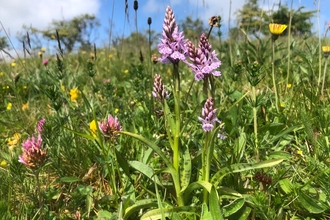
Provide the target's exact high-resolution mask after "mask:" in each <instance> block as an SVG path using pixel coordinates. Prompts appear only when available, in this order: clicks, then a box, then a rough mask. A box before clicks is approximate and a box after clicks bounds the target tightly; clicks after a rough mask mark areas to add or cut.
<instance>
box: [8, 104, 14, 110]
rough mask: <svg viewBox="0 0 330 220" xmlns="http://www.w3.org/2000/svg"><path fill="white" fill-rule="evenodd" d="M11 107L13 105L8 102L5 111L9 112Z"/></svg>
mask: <svg viewBox="0 0 330 220" xmlns="http://www.w3.org/2000/svg"><path fill="white" fill-rule="evenodd" d="M11 107H13V104H11V102H9V103H8V104H7V110H10V109H11Z"/></svg>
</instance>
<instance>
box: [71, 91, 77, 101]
mask: <svg viewBox="0 0 330 220" xmlns="http://www.w3.org/2000/svg"><path fill="white" fill-rule="evenodd" d="M78 97H79V90H78V88H74V89H71V90H70V99H71V101H75V100H77V99H78Z"/></svg>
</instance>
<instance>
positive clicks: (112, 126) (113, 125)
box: [99, 115, 122, 139]
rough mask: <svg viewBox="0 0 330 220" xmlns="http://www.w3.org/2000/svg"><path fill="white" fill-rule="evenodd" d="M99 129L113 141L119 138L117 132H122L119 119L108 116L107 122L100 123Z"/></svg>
mask: <svg viewBox="0 0 330 220" xmlns="http://www.w3.org/2000/svg"><path fill="white" fill-rule="evenodd" d="M99 128H100V130H101V132H102V133H103V135H104V136H105V137H106V138H108V139H113V138H114V137H117V136H118V135H119V134H118V133H115V132H116V131H121V130H122V127H121V125H120V123H119V120H118V118H117V117H112V115H108V118H107V120H106V121H102V122H100V123H99Z"/></svg>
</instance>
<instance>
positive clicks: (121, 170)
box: [0, 1, 330, 220]
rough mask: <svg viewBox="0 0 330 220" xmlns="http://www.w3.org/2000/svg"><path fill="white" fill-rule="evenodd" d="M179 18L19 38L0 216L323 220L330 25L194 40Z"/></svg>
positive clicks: (5, 129)
mask: <svg viewBox="0 0 330 220" xmlns="http://www.w3.org/2000/svg"><path fill="white" fill-rule="evenodd" d="M134 9H135V10H137V9H138V4H137V1H135V2H134ZM175 13H179V12H175V11H173V10H172V8H171V7H170V6H168V7H167V8H164V15H165V16H164V23H163V26H162V27H154V28H155V29H157V31H158V32H160V33H161V34H160V35H159V37H157V42H154V44H152V43H151V40H150V36H149V40H148V36H144V37H143V35H141V36H142V37H138V39H140V40H138V41H135V42H134V43H133V44H135V47H133V46H132V45H133V44H132V42H131V41H129V39H128V40H127V41H122V42H121V44H118V45H113V46H111V47H108V48H98V47H96V46H95V45H94V46H91V47H90V49H89V50H85V49H81V50H79V51H78V52H70V53H69V52H68V51H67V50H66V48H65V45H64V44H63V42H62V40H61V32H59V31H58V30H54V31H53V32H52V33H50V32H49V33H48V32H47V35H49V36H50V38H51V39H52V40H53V41H54V42H56V44H57V51H56V53H54V54H47V49H46V48H44V47H41V48H38V50H37V51H35V52H33V49H32V48H33V43H32V42H31V41H30V39H31V38H32V35H31V36H30V35H29V33H27V34H26V35H25V37H24V39H25V40H24V51H25V52H26V54H25V55H24V57H23V56H19V57H17V58H15V59H12V60H11V61H6V62H2V63H1V64H0V71H1V74H0V78H1V80H0V83H1V87H0V89H1V91H0V95H1V105H0V110H1V116H0V122H1V124H0V129H1V138H0V142H1V152H0V173H1V175H0V180H1V181H0V183H1V184H0V189H1V194H0V219H125V220H135V219H142V220H156V219H174V220H176V219H203V220H219V219H233V220H236V219H329V218H330V202H329V201H330V200H329V198H330V159H329V158H330V143H329V135H330V129H329V128H330V127H329V121H330V105H329V100H330V95H329V94H330V93H329V89H328V87H327V86H328V85H329V80H330V79H329V74H328V73H329V70H328V69H327V65H328V56H329V54H330V46H329V45H330V41H329V39H327V38H326V34H325V36H324V37H319V38H318V37H315V36H313V35H311V36H309V37H303V36H298V37H297V36H295V35H290V33H291V32H290V31H291V23H290V22H289V21H288V22H287V23H286V24H281V23H278V22H276V20H274V21H272V22H269V23H267V24H266V26H267V33H265V34H263V35H261V36H258V35H257V34H255V35H253V36H251V35H249V34H248V33H246V32H245V30H244V27H241V33H244V34H243V35H241V37H240V38H238V40H233V39H231V38H230V37H229V38H228V39H222V38H221V36H220V34H219V35H218V36H217V35H215V34H214V32H216V31H219V30H221V17H220V16H218V15H215V16H214V17H211V18H207V20H206V21H205V22H206V23H208V29H207V30H206V31H205V32H204V33H200V34H199V35H198V38H195V39H190V38H189V37H188V36H187V35H188V34H187V35H186V33H185V32H184V31H182V30H181V27H180V22H179V21H177V20H176V17H175ZM146 22H148V24H149V25H151V24H152V19H151V18H149V19H148V21H146ZM329 28H330V26H329ZM329 28H328V29H329ZM285 31H288V32H289V33H288V34H284V33H287V32H285ZM326 33H327V32H326ZM149 34H150V31H149ZM136 42H139V44H137V43H136ZM136 47H137V48H138V49H137V50H136ZM71 49H72V48H71Z"/></svg>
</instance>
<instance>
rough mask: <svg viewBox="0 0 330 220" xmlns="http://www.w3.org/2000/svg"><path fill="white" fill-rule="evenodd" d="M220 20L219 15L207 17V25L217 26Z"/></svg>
mask: <svg viewBox="0 0 330 220" xmlns="http://www.w3.org/2000/svg"><path fill="white" fill-rule="evenodd" d="M220 21H221V17H220V16H212V17H211V18H210V19H209V25H210V26H212V27H219V26H220Z"/></svg>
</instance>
